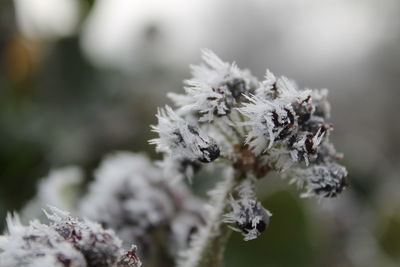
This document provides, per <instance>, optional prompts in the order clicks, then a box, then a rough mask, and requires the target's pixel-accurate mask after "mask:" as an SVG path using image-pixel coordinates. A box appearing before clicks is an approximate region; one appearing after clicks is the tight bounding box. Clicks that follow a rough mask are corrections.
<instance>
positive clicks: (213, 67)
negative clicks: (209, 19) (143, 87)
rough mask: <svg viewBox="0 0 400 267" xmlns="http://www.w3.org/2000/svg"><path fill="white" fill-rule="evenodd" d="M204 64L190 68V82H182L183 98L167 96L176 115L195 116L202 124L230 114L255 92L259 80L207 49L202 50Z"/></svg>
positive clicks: (174, 95)
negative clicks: (177, 107)
mask: <svg viewBox="0 0 400 267" xmlns="http://www.w3.org/2000/svg"><path fill="white" fill-rule="evenodd" d="M203 60H204V61H205V63H206V64H205V65H204V64H201V65H198V66H192V75H193V77H192V79H190V80H187V81H185V84H186V86H185V88H184V89H185V92H186V94H185V95H178V94H174V93H170V94H169V97H170V98H171V99H172V100H173V101H174V102H175V104H176V105H177V106H179V107H180V109H179V110H178V112H180V113H183V114H186V113H195V114H197V115H199V120H200V121H202V122H211V121H213V120H214V116H217V117H221V116H225V115H227V114H229V113H230V112H231V109H232V108H233V107H234V106H236V105H237V104H238V103H239V102H240V101H241V100H242V99H243V95H249V94H252V93H254V92H255V88H256V87H257V84H258V81H257V79H256V78H255V77H253V76H252V75H251V74H250V72H249V71H248V70H241V69H239V68H238V67H237V65H236V64H235V63H227V62H224V61H222V60H221V59H220V58H219V57H218V56H217V55H216V54H214V53H213V52H212V51H210V50H204V51H203Z"/></svg>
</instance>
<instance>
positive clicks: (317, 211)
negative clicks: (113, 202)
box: [0, 0, 400, 267]
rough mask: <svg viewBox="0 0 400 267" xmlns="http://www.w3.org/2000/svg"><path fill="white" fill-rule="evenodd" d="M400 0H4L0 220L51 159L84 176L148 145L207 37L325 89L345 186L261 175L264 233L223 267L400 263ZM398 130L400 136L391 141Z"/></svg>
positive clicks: (231, 55)
mask: <svg viewBox="0 0 400 267" xmlns="http://www.w3.org/2000/svg"><path fill="white" fill-rule="evenodd" d="M399 11H400V2H399V1H396V0H381V1H373V0H369V1H368V0H366V1H361V0H335V1H333V0H327V1H315V0H305V1H289V0H279V1H263V0H259V1H257V0H246V1H231V0H220V1H213V0H201V1H200V0H197V1H195V0H186V1H184V0H169V1H156V0H146V1H139V0H138V1H133V0H98V1H93V0H85V1H84V0H82V1H78V0H14V1H1V2H0V229H2V228H3V226H4V219H5V216H6V212H7V211H12V210H19V209H20V208H22V207H23V205H24V204H25V203H26V202H27V201H28V200H29V199H31V198H32V197H33V196H34V195H35V193H36V184H37V181H38V180H39V179H40V178H41V177H44V176H46V175H47V174H48V172H49V170H50V169H51V168H56V167H62V166H66V165H71V164H73V165H79V166H81V167H83V168H84V170H85V172H86V176H87V177H90V176H91V174H92V171H93V169H94V168H95V167H96V166H97V165H98V163H99V161H100V159H101V158H102V157H103V156H104V155H105V154H106V153H109V152H111V151H115V150H129V151H145V152H147V153H149V155H151V156H152V157H157V155H156V154H155V153H154V149H153V147H151V146H149V145H148V144H147V140H148V139H150V138H151V137H152V136H153V135H152V134H151V133H150V127H149V125H150V124H153V123H155V117H154V114H155V112H156V108H157V106H163V105H164V104H165V103H169V104H170V102H169V100H167V98H166V93H167V92H169V91H175V92H181V91H182V80H183V79H186V78H189V76H190V74H189V68H188V65H189V64H191V63H198V62H199V61H200V49H201V48H210V49H212V50H214V51H215V52H216V53H217V54H218V55H219V56H220V57H221V58H222V59H224V60H226V61H236V62H237V63H238V65H239V67H241V68H249V69H250V70H251V71H252V73H253V74H254V75H256V76H258V77H259V78H260V79H261V78H262V76H263V75H264V72H265V69H266V68H269V69H271V70H272V71H273V72H274V73H275V74H278V75H281V74H282V75H286V76H288V77H290V78H293V79H295V80H296V81H297V83H298V84H299V85H300V86H301V87H308V88H325V87H326V88H329V89H330V91H329V92H330V96H329V98H330V102H331V104H332V119H331V121H332V123H333V124H334V128H335V130H334V132H333V134H332V139H333V143H335V145H336V147H337V149H338V150H339V151H342V152H344V155H345V158H344V162H343V163H344V165H346V166H347V168H348V170H349V179H350V181H351V187H350V188H349V189H348V190H347V191H346V192H345V193H344V194H342V195H341V196H340V197H339V198H337V199H333V200H327V201H322V202H321V203H316V201H315V200H305V199H301V198H299V197H298V192H296V190H294V188H292V187H288V186H287V184H286V182H285V181H281V180H279V179H278V178H276V177H271V178H268V179H265V180H264V181H263V186H260V188H261V190H260V192H259V195H260V198H262V199H263V202H264V206H265V207H267V208H268V209H270V210H271V211H272V213H273V214H274V216H273V218H272V222H271V226H270V228H269V229H268V231H267V232H266V233H265V234H263V235H262V236H261V237H260V238H258V239H257V240H255V241H250V242H247V243H243V241H242V240H241V239H242V238H241V236H240V235H239V234H235V235H233V236H232V238H231V240H230V242H229V246H228V249H227V251H226V254H227V255H226V259H227V260H226V261H227V262H226V266H229V267H236V266H329V267H339V266H340V267H342V266H343V267H344V266H346V267H347V266H360V267H361V266H362V267H368V266H371V267H372V266H389V267H390V266H400V194H399V193H398V192H399V190H400V177H399V176H400V175H399V173H400V164H399V163H400V153H399V149H400V141H399V140H400V138H399V137H400V124H399V123H398V120H399V119H398V115H399V112H398V105H399V104H398V101H399V99H400V91H399V86H398V85H399V84H400V16H399ZM398 138H399V139H398Z"/></svg>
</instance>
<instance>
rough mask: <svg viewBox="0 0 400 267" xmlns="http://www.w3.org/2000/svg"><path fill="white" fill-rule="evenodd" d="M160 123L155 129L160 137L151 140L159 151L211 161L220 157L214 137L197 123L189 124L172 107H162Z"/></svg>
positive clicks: (179, 157)
mask: <svg viewBox="0 0 400 267" xmlns="http://www.w3.org/2000/svg"><path fill="white" fill-rule="evenodd" d="M157 118H158V125H156V126H153V127H152V128H153V131H154V132H156V133H158V134H159V136H160V137H159V138H156V139H153V140H150V143H151V144H155V145H156V146H157V147H156V149H157V151H159V152H165V153H168V154H169V155H170V156H172V157H173V158H176V159H187V160H192V161H196V160H198V161H201V162H204V163H208V162H211V161H213V160H215V159H216V158H218V156H219V154H220V151H219V147H218V145H217V143H216V142H215V140H214V139H213V138H211V137H210V136H208V135H207V134H205V133H204V132H203V131H201V130H200V129H199V128H198V127H197V126H196V125H192V124H189V123H188V122H186V121H185V120H183V119H182V118H181V117H179V116H178V115H177V114H176V113H175V112H174V111H173V110H172V109H171V108H170V107H168V106H166V108H165V110H164V109H160V110H159V112H158V114H157Z"/></svg>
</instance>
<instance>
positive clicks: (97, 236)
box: [0, 207, 141, 267]
mask: <svg viewBox="0 0 400 267" xmlns="http://www.w3.org/2000/svg"><path fill="white" fill-rule="evenodd" d="M45 213H46V215H47V216H48V217H49V219H50V220H51V221H53V222H52V223H51V224H50V225H44V224H41V223H39V221H37V220H34V221H31V222H30V224H29V226H23V225H22V224H21V223H20V220H19V217H18V215H14V216H11V215H8V217H7V226H8V233H7V234H5V235H3V236H0V266H4V267H16V266H32V267H33V266H37V267H39V266H40V267H50V266H60V267H75V266H76V267H85V266H89V267H90V266H93V267H94V266H96V267H97V266H98V267H101V266H104V267H112V266H117V267H139V266H140V265H141V262H140V260H139V258H137V257H136V254H135V253H136V247H135V246H132V248H131V250H130V251H127V252H124V251H123V250H122V248H121V241H120V240H119V239H118V238H117V237H116V236H115V234H114V233H113V232H112V231H110V230H105V229H103V228H102V227H101V226H100V225H99V224H97V223H94V222H91V221H88V220H85V221H83V220H79V219H76V218H73V217H71V216H70V215H69V213H68V212H65V211H61V210H59V209H57V208H54V207H50V208H49V210H48V211H45ZM128 259H129V260H128Z"/></svg>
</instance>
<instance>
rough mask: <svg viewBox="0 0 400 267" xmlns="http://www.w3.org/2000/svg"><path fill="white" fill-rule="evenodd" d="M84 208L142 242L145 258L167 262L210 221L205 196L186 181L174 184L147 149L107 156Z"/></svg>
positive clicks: (88, 214) (123, 235)
mask: <svg viewBox="0 0 400 267" xmlns="http://www.w3.org/2000/svg"><path fill="white" fill-rule="evenodd" d="M79 209H80V211H79V212H80V214H82V216H83V215H84V216H86V217H88V218H89V219H92V220H95V221H98V222H100V223H101V224H102V225H103V226H104V227H106V228H111V229H114V230H115V232H116V234H117V235H118V236H119V237H121V238H122V240H123V241H124V245H128V246H129V245H130V244H131V243H135V244H138V247H139V252H140V256H141V258H142V259H143V260H144V261H145V260H146V259H149V258H150V257H158V258H159V259H160V262H159V264H161V263H163V264H164V266H169V265H168V264H169V263H168V264H167V262H173V260H174V258H175V257H176V254H177V252H178V251H179V250H181V249H183V248H185V247H187V245H188V242H189V241H190V238H191V235H192V234H193V233H194V232H196V229H197V228H198V227H199V226H201V225H202V224H203V223H204V216H203V214H202V211H203V205H202V202H201V201H200V200H198V199H197V198H195V197H193V196H191V195H190V194H189V192H188V191H187V189H186V187H185V186H184V185H183V184H182V183H179V182H178V181H175V183H173V184H171V182H170V180H169V179H165V177H164V176H163V172H162V170H161V169H160V168H159V167H157V166H154V165H153V164H152V163H151V162H150V160H149V159H148V158H147V157H146V156H145V155H141V154H133V153H129V152H118V153H115V154H112V155H109V156H107V157H106V158H105V159H104V160H103V162H102V163H101V164H100V167H99V168H98V169H97V170H96V172H95V180H94V181H93V182H92V183H91V184H90V185H89V192H88V193H87V195H86V196H85V197H84V198H83V199H82V201H81V203H80V208H79ZM160 236H164V237H163V238H160ZM165 248H167V249H166V251H163V253H161V254H162V255H160V251H161V250H162V249H164V250H165ZM155 255H158V256H155ZM162 257H164V259H162ZM171 265H172V263H171Z"/></svg>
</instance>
